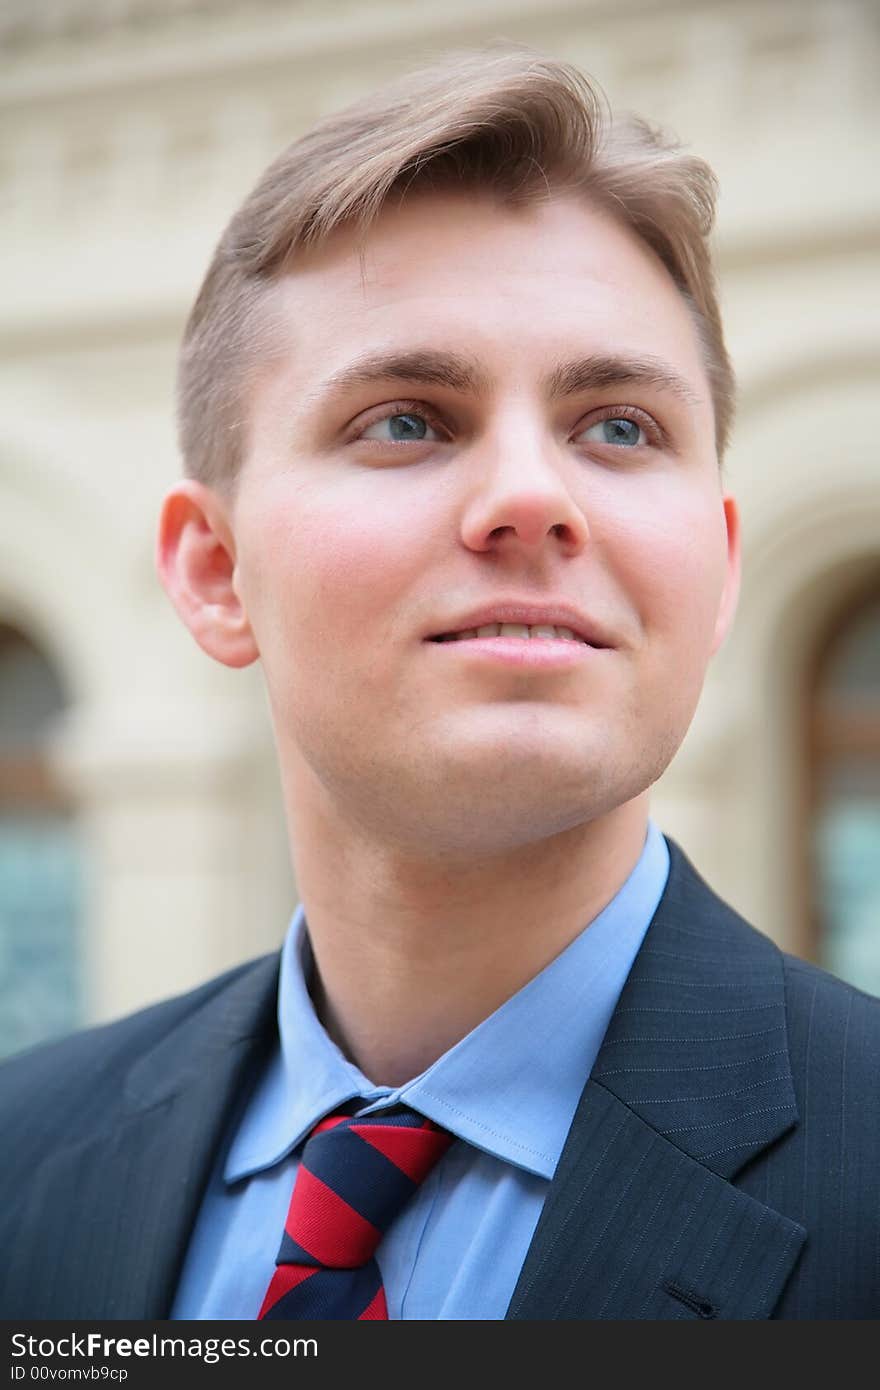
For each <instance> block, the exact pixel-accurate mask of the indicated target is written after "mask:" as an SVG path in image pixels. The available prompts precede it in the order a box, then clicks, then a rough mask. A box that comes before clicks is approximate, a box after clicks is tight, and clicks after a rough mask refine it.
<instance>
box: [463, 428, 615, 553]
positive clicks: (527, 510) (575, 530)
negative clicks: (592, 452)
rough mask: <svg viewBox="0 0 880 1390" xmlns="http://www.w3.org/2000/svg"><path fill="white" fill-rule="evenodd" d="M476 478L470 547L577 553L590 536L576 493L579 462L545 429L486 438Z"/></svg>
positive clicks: (469, 508)
mask: <svg viewBox="0 0 880 1390" xmlns="http://www.w3.org/2000/svg"><path fill="white" fill-rule="evenodd" d="M471 464H472V467H473V482H472V484H471V487H470V489H469V492H468V497H467V502H466V505H465V509H464V515H463V518H462V527H461V534H462V540H463V541H464V543H465V545H467V546H468V548H469V549H471V550H479V551H485V550H495V549H500V550H506V549H521V550H524V551H529V552H532V553H534V554H537V553H539V552H540V551H541V550H542V549H543V548H545V547H551V546H552V547H555V548H556V549H558V550H559V551H560V552H561V553H563V554H567V555H573V554H577V553H578V552H579V551H581V550H582V549H583V548H584V546H585V545H586V543H587V542H588V540H589V538H590V531H589V525H588V522H587V518H586V515H585V513H584V511H583V508H582V506H581V505H580V504H579V502H578V501H577V500H576V498H575V496H574V495H573V493H572V484H573V483H574V481H575V479H574V477H573V475H572V469H573V468H576V463H575V461H574V460H572V459H571V458H569V459H566V458H565V445H564V444H563V443H560V442H559V441H558V440H554V439H552V438H549V437H548V436H547V435H546V434H545V433H544V432H543V431H539V430H537V429H529V428H525V429H524V428H520V429H518V430H512V431H508V432H506V434H505V437H504V438H499V437H498V436H496V437H495V438H494V439H493V440H489V439H487V440H485V441H484V442H483V443H482V444H481V446H480V447H479V448H477V449H475V450H474V452H473V455H472V459H471Z"/></svg>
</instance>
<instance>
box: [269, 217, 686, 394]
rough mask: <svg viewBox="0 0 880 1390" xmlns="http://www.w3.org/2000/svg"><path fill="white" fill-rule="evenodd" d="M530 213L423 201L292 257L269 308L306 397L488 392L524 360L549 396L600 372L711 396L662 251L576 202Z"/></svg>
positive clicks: (598, 379) (595, 379) (598, 380)
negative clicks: (397, 388) (395, 388)
mask: <svg viewBox="0 0 880 1390" xmlns="http://www.w3.org/2000/svg"><path fill="white" fill-rule="evenodd" d="M554 201H555V200H554ZM472 211H473V210H472ZM526 211H527V212H530V213H531V217H532V220H531V222H530V223H528V224H526V223H524V222H523V220H522V217H523V214H522V212H521V211H517V212H516V213H511V212H509V211H508V210H506V209H499V208H498V207H497V206H495V205H494V204H492V203H488V204H485V203H482V202H480V203H478V210H477V214H476V215H475V216H472V217H471V218H470V219H469V217H468V215H467V214H466V205H465V204H464V203H463V200H462V199H461V198H453V200H452V201H451V203H450V202H448V201H447V200H444V199H441V198H435V197H433V196H432V197H420V198H419V199H417V200H415V202H414V204H413V206H412V207H403V208H398V209H394V210H392V211H391V212H390V213H388V214H386V213H384V212H383V213H382V214H380V217H379V218H378V219H377V222H376V224H375V225H374V227H373V228H371V229H370V231H369V233H368V234H367V235H366V237H364V236H360V237H359V236H358V235H357V234H356V233H355V232H354V231H353V230H352V229H339V230H338V231H337V232H336V233H334V234H333V235H332V236H331V237H330V238H329V240H328V242H327V244H326V245H325V246H323V247H320V248H317V249H316V250H315V251H313V252H310V253H309V254H308V255H307V256H305V257H304V258H303V260H302V261H301V262H299V261H298V262H297V264H296V267H295V268H294V269H293V270H292V271H291V272H290V273H288V274H286V275H285V276H283V277H282V279H281V280H280V281H278V282H276V285H275V286H274V287H273V294H272V296H271V299H272V303H271V305H270V308H269V312H270V315H271V317H272V318H273V319H274V320H275V325H276V329H277V330H278V333H277V337H276V341H277V342H278V345H279V349H280V352H279V355H280V356H281V357H285V356H286V357H287V358H288V366H289V367H290V368H291V371H292V374H293V375H295V377H296V379H297V381H298V383H299V384H300V386H301V388H302V390H303V392H304V394H307V395H308V396H309V398H319V397H321V398H323V397H324V396H325V395H326V396H327V397H328V399H329V398H335V397H337V396H339V395H342V394H344V393H347V392H351V391H354V390H356V389H358V388H359V387H361V386H366V385H368V384H370V383H371V382H374V381H375V382H378V381H379V380H388V381H391V380H401V381H402V380H412V381H414V382H423V383H425V384H433V385H438V386H444V387H447V388H448V389H451V390H453V391H457V392H466V393H468V394H470V395H474V396H483V397H485V396H487V395H489V394H490V393H491V392H492V390H493V388H495V387H496V386H499V385H501V384H503V379H504V378H505V377H507V378H509V377H510V374H511V370H512V368H513V366H514V364H515V361H522V362H523V363H524V366H525V369H526V370H527V374H528V377H529V380H530V383H533V384H536V385H538V386H539V388H540V389H541V390H542V392H543V394H545V395H546V396H547V397H548V398H553V397H555V396H559V395H565V394H571V393H572V392H573V391H575V390H578V389H582V387H584V388H585V387H589V386H598V385H602V384H603V376H604V379H605V381H607V383H608V384H613V383H617V382H619V383H621V384H623V383H625V382H627V381H629V382H635V381H640V382H642V383H643V384H648V385H653V386H655V387H656V388H657V389H666V390H668V391H669V392H671V393H672V394H675V395H677V396H678V398H679V399H680V400H681V401H684V402H686V403H687V404H689V405H691V406H697V405H699V404H703V403H705V402H706V401H707V399H708V382H707V380H706V377H705V373H704V367H703V362H702V352H701V350H700V344H699V341H698V334H697V330H696V326H695V324H694V322H693V319H692V316H691V311H690V309H689V307H688V305H687V304H686V302H685V300H684V299H683V298H682V296H681V294H680V292H679V290H678V288H677V287H676V286H675V284H674V283H673V281H672V279H671V276H670V275H669V273H668V271H667V270H666V268H665V267H664V266H663V265H662V263H661V262H660V260H659V258H658V257H656V256H655V254H654V253H653V252H652V251H651V250H650V249H649V248H648V247H646V246H644V245H643V244H642V243H641V242H639V240H638V238H636V237H635V236H634V234H632V233H629V232H628V231H626V230H624V229H622V228H619V227H618V226H617V225H616V224H614V223H613V222H612V221H611V219H610V218H608V217H607V216H605V215H602V214H597V213H596V212H595V211H594V210H593V209H591V208H590V207H589V206H586V207H585V206H583V205H582V204H581V203H576V204H574V205H573V206H572V205H571V204H570V202H569V204H566V205H564V206H562V207H556V206H551V205H542V206H540V207H536V208H532V209H527V210H526ZM584 218H586V219H587V224H588V226H589V228H590V229H591V231H592V232H594V233H595V235H591V236H590V237H588V238H586V242H588V243H589V244H588V245H587V244H585V238H584V235H583V231H584V226H585V223H584V221H583V219H584ZM511 228H512V229H513V237H512V240H510V239H508V238H507V233H508V232H509V231H510V230H511ZM524 228H525V230H526V231H528V232H529V235H527V236H526V237H525V238H523V237H522V236H521V233H522V231H523V229H524ZM407 246H408V248H409V252H410V253H411V254H406V255H404V254H401V253H402V252H403V251H404V250H405V249H406V247H407ZM453 250H455V253H456V254H455V255H453V254H452V251H453ZM562 252H565V253H566V254H561V253H562ZM416 253H418V254H416ZM496 253H497V254H496ZM568 253H570V254H568ZM490 271H491V273H490ZM282 344H284V345H285V346H286V349H287V351H286V352H285V351H284V350H283V347H282ZM277 360H278V358H277V357H276V363H277ZM585 364H586V365H585Z"/></svg>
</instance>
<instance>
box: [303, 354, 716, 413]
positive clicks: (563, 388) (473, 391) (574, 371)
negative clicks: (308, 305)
mask: <svg viewBox="0 0 880 1390" xmlns="http://www.w3.org/2000/svg"><path fill="white" fill-rule="evenodd" d="M392 381H398V382H401V383H407V382H412V383H417V384H419V385H422V386H443V387H446V388H448V389H449V390H452V391H456V392H458V393H459V394H461V395H471V396H477V397H480V396H487V395H488V394H489V393H490V391H491V388H492V384H493V383H492V378H491V376H490V375H489V373H488V372H486V371H485V369H484V368H483V367H481V366H480V365H479V364H478V363H477V362H476V361H474V360H473V359H472V358H469V357H466V356H464V355H462V354H459V353H452V352H438V351H433V350H430V349H419V350H417V351H411V352H391V353H380V354H371V355H368V356H365V357H359V358H357V359H356V360H355V361H354V362H350V363H348V365H347V366H345V367H341V368H340V369H339V371H337V372H334V373H333V375H332V376H330V377H328V379H327V380H326V381H325V382H323V383H322V384H321V385H320V386H318V387H317V388H316V390H315V391H314V392H313V393H310V397H309V404H313V403H326V402H327V401H329V400H331V399H335V398H337V397H339V396H344V395H345V394H346V393H347V392H349V391H351V390H355V389H357V388H358V387H361V386H372V385H378V384H380V383H382V382H392ZM628 385H642V386H651V387H654V388H655V389H656V390H660V391H666V392H668V393H670V394H672V395H674V396H678V397H679V398H680V399H681V400H683V401H685V402H686V403H687V404H688V405H692V406H699V405H702V404H703V399H702V397H701V396H700V395H699V394H698V393H697V392H696V391H694V389H693V387H692V386H691V384H690V383H689V382H688V381H687V380H686V378H685V377H683V376H681V375H680V374H679V373H678V372H677V371H675V370H674V369H673V368H672V367H670V366H669V365H668V364H667V363H665V362H663V361H662V359H660V358H658V357H652V356H639V357H633V356H629V355H625V354H624V355H621V354H611V355H609V354H604V353H596V354H593V355H592V356H588V357H579V358H574V359H572V360H570V361H568V362H559V363H557V365H556V366H555V367H554V368H553V370H552V371H550V372H548V373H547V374H546V375H545V376H544V377H543V378H542V380H541V386H542V389H543V392H544V395H545V397H546V398H547V399H548V400H558V399H561V398H563V397H565V396H574V395H579V394H581V393H582V392H584V391H596V390H603V389H607V388H609V387H613V386H628Z"/></svg>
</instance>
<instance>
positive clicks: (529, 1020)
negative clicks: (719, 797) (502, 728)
mask: <svg viewBox="0 0 880 1390" xmlns="http://www.w3.org/2000/svg"><path fill="white" fill-rule="evenodd" d="M668 873H669V851H668V849H667V847H666V842H665V840H664V839H663V836H662V835H661V834H660V832H659V830H658V829H657V827H656V826H655V825H654V823H653V822H652V821H649V823H648V832H647V836H646V839H645V845H644V848H643V850H642V854H641V856H640V858H639V861H638V863H637V864H636V866H635V868H634V869H633V871H632V873H631V874H630V876H629V878H628V879H627V880H626V882H625V883H624V885H623V887H622V888H621V889H620V891H619V892H618V893H617V894H616V896H615V897H614V898H613V899H612V901H611V902H610V903H609V904H608V906H607V907H606V908H605V909H604V910H603V911H602V912H600V913H599V915H598V917H596V918H595V919H594V920H593V921H592V922H591V923H590V924H589V926H588V927H586V928H585V929H584V930H583V931H582V932H581V933H580V934H579V935H578V936H577V937H576V938H575V939H574V941H572V942H571V944H570V945H569V946H567V947H566V949H565V950H564V951H563V952H562V954H561V955H559V956H557V957H556V959H555V960H553V961H551V962H550V964H549V965H548V966H546V967H545V969H544V970H542V971H541V972H540V974H539V975H536V976H535V977H534V979H532V980H530V981H529V982H528V983H527V984H526V985H524V986H523V988H522V989H521V990H519V991H518V993H517V994H515V995H513V997H512V998H510V999H508V1000H507V1002H506V1003H505V1004H502V1006H501V1008H499V1009H497V1010H496V1011H495V1013H493V1014H491V1015H490V1017H489V1018H487V1019H485V1020H484V1021H483V1022H482V1023H480V1024H479V1025H478V1026H477V1027H476V1028H474V1029H473V1031H472V1032H470V1033H468V1034H467V1036H466V1037H464V1038H462V1040H461V1041H460V1042H458V1043H456V1045H455V1046H454V1047H451V1048H450V1049H449V1051H448V1052H445V1053H444V1054H443V1056H442V1057H439V1058H438V1059H437V1061H436V1062H434V1063H433V1064H432V1065H431V1066H430V1067H428V1068H427V1070H426V1071H424V1072H422V1074H421V1075H420V1076H417V1077H415V1078H414V1079H413V1080H412V1081H408V1082H407V1083H406V1085H404V1086H398V1087H397V1088H395V1089H392V1088H390V1087H388V1086H374V1085H373V1084H372V1082H370V1081H368V1080H367V1078H366V1077H365V1076H364V1075H363V1073H362V1072H360V1071H359V1070H358V1068H357V1067H356V1066H354V1065H353V1064H352V1063H351V1062H349V1061H347V1060H346V1058H345V1057H344V1055H343V1054H342V1052H341V1051H340V1050H339V1048H338V1047H337V1046H336V1044H335V1043H333V1042H332V1041H331V1040H330V1038H329V1037H328V1036H327V1034H326V1033H325V1031H324V1029H323V1027H322V1026H321V1024H320V1023H319V1022H318V1019H317V1017H316V1015H315V1012H314V1009H313V1007H312V1003H311V1000H310V998H309V993H308V988H307V980H308V974H309V970H310V967H311V952H310V949H309V944H308V933H307V924H306V919H305V915H304V912H303V909H302V907H299V908H297V910H296V912H295V914H294V916H293V920H292V921H291V924H290V928H289V930H288V933H287V937H286V940H285V943H284V947H283V951H282V960H281V977H280V986H279V996H278V1022H279V1028H280V1035H281V1046H280V1048H278V1049H277V1051H276V1053H275V1055H274V1056H273V1057H272V1059H271V1061H270V1063H269V1065H268V1067H267V1069H266V1071H265V1073H264V1074H263V1076H262V1079H261V1080H260V1082H259V1084H258V1086H257V1088H256V1090H255V1091H254V1092H253V1093H252V1094H251V1096H250V1098H249V1099H248V1101H247V1103H246V1107H245V1109H244V1111H243V1113H242V1114H241V1115H240V1116H239V1118H238V1120H237V1122H236V1123H235V1124H234V1125H233V1132H232V1134H231V1137H230V1141H229V1143H228V1144H227V1145H226V1147H225V1149H224V1150H223V1152H221V1155H220V1159H219V1162H218V1165H217V1168H216V1170H215V1172H214V1174H213V1177H212V1179H211V1181H210V1184H209V1186H208V1188H207V1191H206V1193H205V1197H204V1199H203V1202H202V1206H201V1210H200V1213H199V1216H198V1219H197V1222H196V1226H195V1230H194V1232H193V1236H192V1239H191V1241H190V1245H189V1249H188V1252H187V1257H186V1260H185V1264H184V1268H183V1273H182V1276H181V1280H180V1283H179V1286H178V1290H177V1296H176V1299H175V1302H174V1307H173V1310H172V1314H171V1316H172V1318H175V1319H178V1318H200V1319H201V1318H210V1319H214V1318H216V1319H226V1318H236V1319H248V1320H252V1319H254V1318H256V1316H257V1313H258V1311H259V1308H260V1305H261V1303H262V1301H263V1297H264V1295H265V1292H266V1289H267V1288H268V1285H269V1280H270V1279H271V1277H272V1273H273V1270H274V1267H275V1255H276V1254H277V1252H278V1246H279V1244H280V1241H281V1234H282V1231H283V1229H284V1220H285V1217H286V1215H287V1208H288V1205H289V1202H290V1194H291V1192H292V1190H293V1181H294V1177H295V1175H296V1170H297V1167H298V1162H299V1157H298V1155H299V1150H300V1146H301V1144H302V1141H303V1140H304V1139H305V1137H306V1136H307V1134H308V1133H309V1131H310V1130H311V1129H312V1127H313V1126H314V1125H315V1124H317V1122H318V1120H320V1119H321V1118H322V1117H323V1116H324V1115H326V1114H328V1113H330V1112H331V1111H333V1110H335V1109H336V1108H337V1107H338V1106H340V1105H341V1104H342V1103H343V1102H345V1101H347V1100H350V1099H351V1098H352V1097H354V1096H359V1097H361V1098H362V1099H363V1102H364V1109H366V1110H370V1111H377V1110H381V1109H384V1108H385V1107H387V1106H389V1105H393V1104H397V1103H399V1102H403V1103H404V1104H406V1105H409V1106H411V1107H412V1108H413V1109H414V1110H418V1111H419V1112H420V1113H421V1114H422V1115H425V1116H426V1117H427V1118H428V1119H431V1120H434V1121H436V1123H437V1124H439V1125H443V1126H444V1128H446V1129H448V1130H450V1131H451V1132H452V1133H453V1134H455V1135H457V1136H458V1137H459V1139H461V1140H463V1141H464V1142H462V1143H457V1144H453V1145H452V1146H451V1148H450V1149H449V1150H448V1151H447V1153H446V1154H445V1155H444V1157H443V1158H442V1159H441V1160H440V1162H439V1163H438V1165H437V1166H436V1168H434V1170H433V1171H432V1172H431V1173H430V1174H429V1175H428V1177H427V1178H426V1179H425V1181H424V1183H423V1184H422V1186H421V1187H420V1188H419V1189H418V1191H417V1192H416V1194H415V1195H414V1197H413V1198H412V1199H411V1201H410V1202H409V1203H408V1204H407V1206H406V1207H405V1208H404V1210H403V1211H402V1212H401V1214H400V1215H399V1216H398V1217H397V1218H396V1219H395V1221H394V1222H393V1223H392V1225H391V1227H390V1228H389V1230H388V1231H387V1232H386V1234H385V1236H384V1237H383V1240H382V1243H381V1245H380V1246H379V1250H378V1252H377V1256H376V1258H377V1260H378V1263H379V1267H380V1270H381V1272H382V1277H383V1282H384V1284H385V1293H386V1298H387V1300H388V1316H389V1318H392V1319H401V1318H407V1319H411V1318H417V1319H431V1320H434V1319H438V1318H455V1319H470V1318H476V1319H496V1318H503V1317H504V1315H505V1313H506V1312H507V1306H508V1304H509V1302H510V1299H511V1295H512V1294H513V1290H514V1287H515V1285H516V1282H517V1279H518V1277H519V1273H520V1270H521V1268H522V1264H523V1260H524V1259H525V1255H526V1251H527V1250H528V1247H529V1243H530V1242H531V1239H532V1235H533V1233H534V1230H535V1226H536V1225H537V1222H538V1217H539V1216H540V1214H541V1207H542V1206H543V1203H544V1198H545V1197H546V1195H547V1190H548V1186H549V1183H550V1179H551V1178H552V1177H553V1174H554V1172H555V1170H556V1165H557V1163H558V1161H559V1156H560V1154H561V1152H562V1146H563V1144H564V1142H565V1138H566V1135H567V1134H568V1130H569V1126H570V1125H571V1121H572V1118H573V1116H574V1112H575V1109H576V1108H577V1104H578V1101H579V1099H580V1095H581V1092H582V1090H583V1088H584V1086H585V1084H586V1081H587V1078H588V1076H589V1073H590V1071H591V1069H592V1066H593V1063H594V1061H595V1059H596V1055H597V1053H598V1051H599V1047H600V1045H601V1043H602V1038H603V1037H604V1035H605V1031H606V1029H607V1027H608V1023H609V1021H610V1018H611V1015H612V1013H613V1012H614V1007H615V1005H616V1003H617V1000H618V997H619V995H620V991H621V989H622V988H623V985H624V982H625V980H626V977H627V975H628V974H629V970H630V967H631V966H632V963H633V960H634V958H635V955H636V952H637V951H638V949H639V947H640V945H641V944H642V939H643V937H644V935H645V932H646V930H647V928H648V924H649V923H650V920H651V918H652V917H653V915H654V911H655V909H656V907H657V904H658V902H659V901H660V898H661V896H662V893H663V889H664V888H665V886H666V879H667V876H668ZM535 929H536V930H540V924H539V923H536V928H535Z"/></svg>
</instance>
